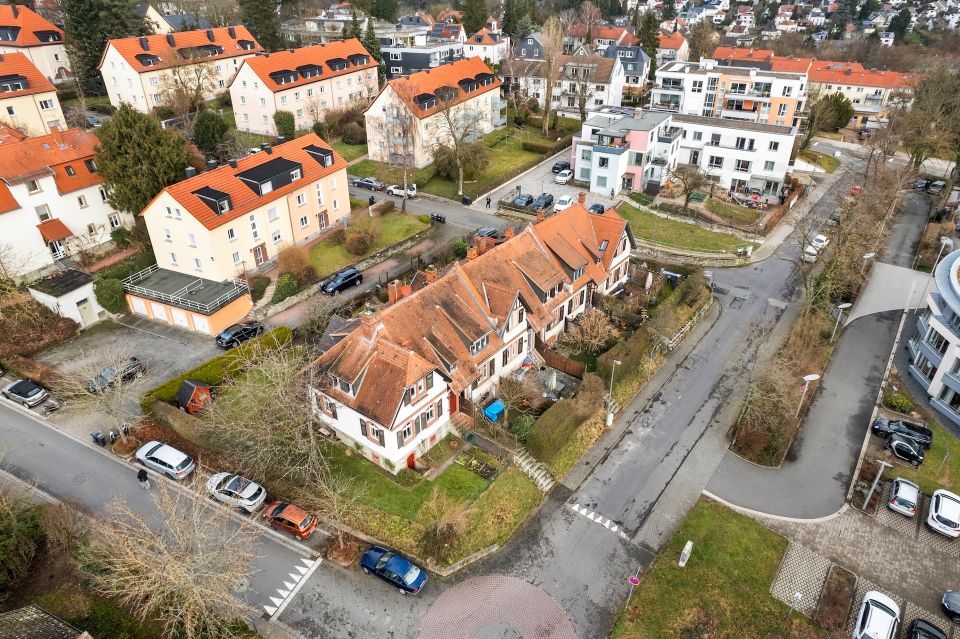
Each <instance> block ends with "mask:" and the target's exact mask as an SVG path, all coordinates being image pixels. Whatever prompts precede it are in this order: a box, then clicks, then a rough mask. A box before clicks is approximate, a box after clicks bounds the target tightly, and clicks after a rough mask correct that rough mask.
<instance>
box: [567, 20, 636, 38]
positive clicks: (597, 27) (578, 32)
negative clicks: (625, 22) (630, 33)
mask: <svg viewBox="0 0 960 639" xmlns="http://www.w3.org/2000/svg"><path fill="white" fill-rule="evenodd" d="M626 31H627V30H626V29H625V28H624V27H614V26H611V25H608V24H594V25H593V29H591V31H590V35H591V37H593V38H594V39H597V38H599V39H601V40H613V41H614V42H619V41H620V38H621V37H622V36H623V35H624V34H625V33H626ZM567 35H568V36H570V37H571V38H584V37H586V35H587V25H585V24H583V23H582V22H578V23H576V24H571V25H570V26H569V27H568V28H567Z"/></svg>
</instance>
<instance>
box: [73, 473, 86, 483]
mask: <svg viewBox="0 0 960 639" xmlns="http://www.w3.org/2000/svg"><path fill="white" fill-rule="evenodd" d="M85 481H87V474H86V473H77V474H76V475H74V476H73V483H75V484H82V483H83V482H85Z"/></svg>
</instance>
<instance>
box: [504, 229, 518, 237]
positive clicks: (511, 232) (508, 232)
mask: <svg viewBox="0 0 960 639" xmlns="http://www.w3.org/2000/svg"><path fill="white" fill-rule="evenodd" d="M516 234H517V232H516V231H514V230H513V227H512V226H508V227H507V230H506V231H504V232H503V237H504V238H506V239H508V240H509V239H510V238H511V237H513V236H514V235H516Z"/></svg>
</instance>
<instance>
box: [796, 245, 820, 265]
mask: <svg viewBox="0 0 960 639" xmlns="http://www.w3.org/2000/svg"><path fill="white" fill-rule="evenodd" d="M819 253H820V252H819V251H818V250H817V249H815V248H813V246H812V245H810V244H807V246H806V247H805V248H804V249H803V255H801V256H800V259H801V260H803V261H804V262H816V261H817V256H818V255H819Z"/></svg>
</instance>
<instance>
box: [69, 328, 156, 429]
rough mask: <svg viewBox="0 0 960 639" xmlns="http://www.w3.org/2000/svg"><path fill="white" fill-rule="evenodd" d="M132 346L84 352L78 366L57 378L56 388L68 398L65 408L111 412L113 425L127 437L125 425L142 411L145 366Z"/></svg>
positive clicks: (107, 413)
mask: <svg viewBox="0 0 960 639" xmlns="http://www.w3.org/2000/svg"><path fill="white" fill-rule="evenodd" d="M133 358H134V355H133V352H132V350H130V349H128V348H127V347H125V346H123V345H116V346H114V347H113V348H110V349H109V350H106V351H103V352H98V353H81V355H80V357H79V361H80V362H81V363H80V364H79V365H78V366H75V367H74V368H72V369H71V370H69V371H67V372H64V373H62V374H60V375H59V376H58V378H57V379H56V380H54V383H53V384H52V386H53V391H54V394H55V395H57V396H58V397H59V398H60V399H61V400H63V402H64V407H63V409H62V410H63V411H64V412H68V411H70V412H74V411H75V412H86V411H90V410H94V411H98V412H101V413H104V414H106V415H107V417H108V418H109V420H110V429H111V430H113V431H114V432H116V433H118V434H119V436H120V439H121V441H124V442H126V441H127V435H126V433H125V432H124V431H125V430H126V429H125V428H124V425H125V424H126V423H127V422H129V421H132V420H134V419H136V418H137V417H138V416H139V414H140V410H139V405H138V404H137V398H138V397H139V396H140V390H141V386H142V384H141V379H142V374H143V369H142V368H139V367H138V366H137V365H136V363H135V361H134V359H133Z"/></svg>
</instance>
